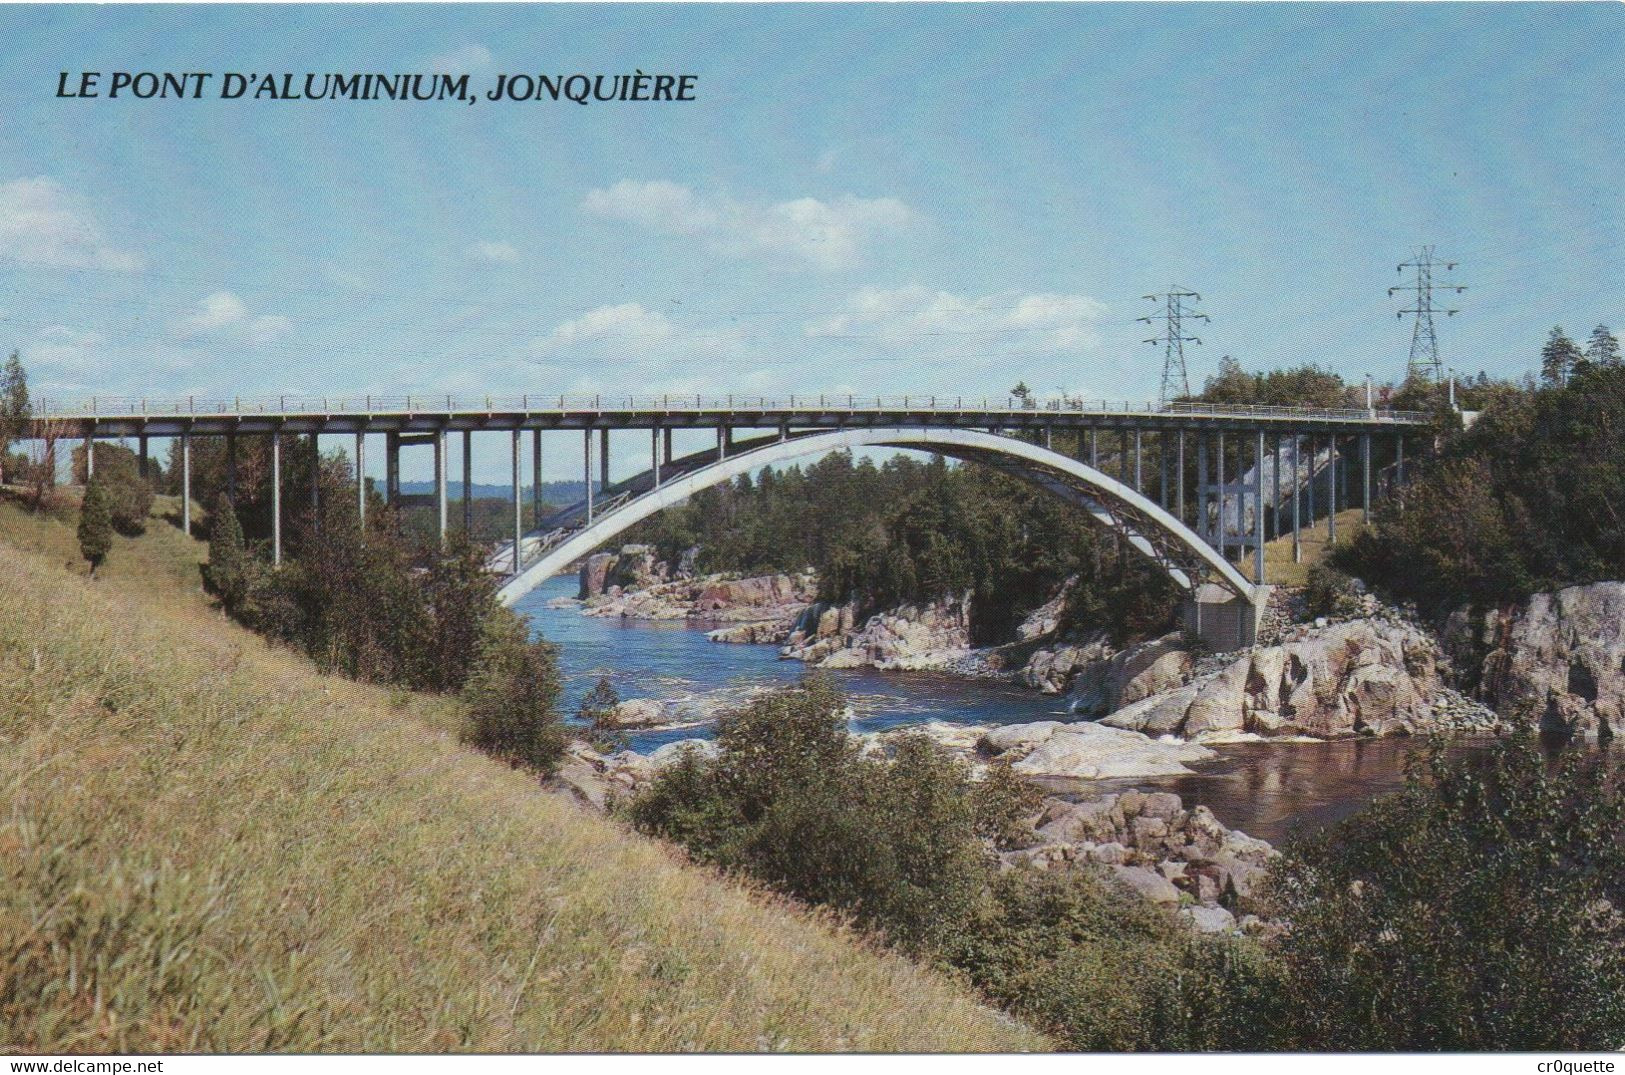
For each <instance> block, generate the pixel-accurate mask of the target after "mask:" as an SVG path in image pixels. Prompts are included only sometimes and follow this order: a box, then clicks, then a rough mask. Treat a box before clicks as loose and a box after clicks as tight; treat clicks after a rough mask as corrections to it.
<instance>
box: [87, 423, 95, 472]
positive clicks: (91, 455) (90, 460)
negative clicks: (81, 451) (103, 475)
mask: <svg viewBox="0 0 1625 1075" xmlns="http://www.w3.org/2000/svg"><path fill="white" fill-rule="evenodd" d="M95 477H96V434H95V432H94V431H93V430H86V432H85V484H86V485H88V484H90V482H91V480H92V479H94V478H95Z"/></svg>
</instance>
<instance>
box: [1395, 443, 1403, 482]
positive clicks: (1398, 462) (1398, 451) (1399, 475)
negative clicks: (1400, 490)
mask: <svg viewBox="0 0 1625 1075" xmlns="http://www.w3.org/2000/svg"><path fill="white" fill-rule="evenodd" d="M1394 484H1396V485H1404V484H1405V434H1403V433H1401V434H1400V435H1399V437H1398V438H1397V439H1396V441H1395V443H1394Z"/></svg>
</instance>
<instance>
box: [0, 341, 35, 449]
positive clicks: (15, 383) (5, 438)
mask: <svg viewBox="0 0 1625 1075" xmlns="http://www.w3.org/2000/svg"><path fill="white" fill-rule="evenodd" d="M31 411H32V408H31V406H30V404H29V402H28V374H27V372H26V371H25V370H24V369H23V364H22V361H21V359H19V358H18V355H17V352H16V351H13V352H11V357H10V358H9V359H7V360H6V365H5V369H4V370H0V471H3V469H4V467H5V461H6V454H7V453H8V452H9V451H10V450H11V442H12V441H14V440H17V439H19V438H21V437H23V436H24V435H26V434H27V432H28V418H29V414H30V413H31ZM4 480H5V475H4V474H3V473H0V481H4Z"/></svg>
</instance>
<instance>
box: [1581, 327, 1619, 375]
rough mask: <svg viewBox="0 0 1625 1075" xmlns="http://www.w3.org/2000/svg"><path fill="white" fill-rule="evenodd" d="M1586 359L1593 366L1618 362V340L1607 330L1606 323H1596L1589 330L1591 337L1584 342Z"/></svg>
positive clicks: (1610, 364) (1616, 363)
mask: <svg viewBox="0 0 1625 1075" xmlns="http://www.w3.org/2000/svg"><path fill="white" fill-rule="evenodd" d="M1586 361H1587V362H1590V363H1591V364H1592V365H1593V366H1617V365H1619V364H1620V358H1619V341H1618V340H1617V339H1615V338H1614V334H1613V333H1612V332H1609V331H1608V326H1607V325H1598V326H1597V327H1596V328H1594V329H1592V330H1591V339H1590V340H1589V341H1587V342H1586Z"/></svg>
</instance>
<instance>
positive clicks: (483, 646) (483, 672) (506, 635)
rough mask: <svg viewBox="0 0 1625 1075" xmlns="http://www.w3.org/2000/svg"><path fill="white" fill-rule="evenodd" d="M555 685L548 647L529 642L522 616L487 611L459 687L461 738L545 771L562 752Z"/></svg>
mask: <svg viewBox="0 0 1625 1075" xmlns="http://www.w3.org/2000/svg"><path fill="white" fill-rule="evenodd" d="M559 690H560V683H559V673H558V666H557V663H556V661H555V655H554V651H553V647H552V646H551V645H549V644H548V643H546V642H540V641H536V642H532V641H531V640H530V639H529V634H528V625H527V623H526V621H525V620H523V619H521V618H519V617H518V616H516V615H514V614H513V613H511V612H508V611H506V610H502V611H500V612H498V613H495V614H493V615H491V616H488V617H487V618H486V620H485V625H484V633H483V636H482V638H481V640H480V645H479V651H478V656H477V657H476V659H475V661H474V668H473V673H472V674H471V675H470V676H469V678H468V683H467V685H466V686H464V687H463V700H464V702H466V703H467V705H468V722H469V723H468V731H467V732H466V733H465V735H464V741H465V742H467V743H468V744H470V745H471V746H474V747H477V748H479V749H480V750H483V751H485V752H487V753H489V754H492V755H494V756H496V757H498V758H501V759H503V760H504V761H506V762H509V763H510V764H512V765H516V766H520V767H522V768H527V769H534V770H536V771H538V772H541V773H551V772H552V771H553V770H554V769H555V768H557V767H558V763H559V759H560V758H561V757H562V756H563V754H564V743H565V737H564V732H563V729H562V728H561V727H560V725H559V718H558V712H557V710H556V708H555V706H556V704H557V702H558V697H559Z"/></svg>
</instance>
